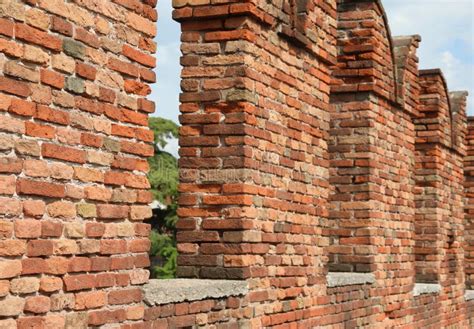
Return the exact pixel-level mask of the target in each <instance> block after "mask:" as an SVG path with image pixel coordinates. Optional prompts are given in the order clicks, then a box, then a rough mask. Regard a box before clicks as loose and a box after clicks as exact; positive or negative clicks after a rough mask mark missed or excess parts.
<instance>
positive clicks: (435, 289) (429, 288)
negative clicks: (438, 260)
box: [413, 283, 441, 296]
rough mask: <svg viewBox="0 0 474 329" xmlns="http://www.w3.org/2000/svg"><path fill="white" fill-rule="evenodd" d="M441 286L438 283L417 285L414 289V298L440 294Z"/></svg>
mask: <svg viewBox="0 0 474 329" xmlns="http://www.w3.org/2000/svg"><path fill="white" fill-rule="evenodd" d="M440 291H441V285H440V284H438V283H415V287H414V288H413V296H420V295H424V294H439V292H440Z"/></svg>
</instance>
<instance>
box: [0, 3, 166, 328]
mask: <svg viewBox="0 0 474 329" xmlns="http://www.w3.org/2000/svg"><path fill="white" fill-rule="evenodd" d="M154 5H155V3H153V1H151V2H146V3H145V2H144V3H142V2H136V3H134V2H132V1H116V2H112V1H103V0H99V1H89V0H80V1H71V2H66V1H55V0H41V1H19V0H17V1H10V0H7V1H3V2H2V3H1V4H0V14H1V16H2V18H0V34H1V36H0V49H1V54H0V73H1V74H0V75H1V76H0V91H1V94H0V104H1V105H0V172H1V174H0V194H1V198H0V236H1V240H0V257H1V259H0V287H1V288H0V296H1V299H0V318H1V319H2V320H0V323H1V325H0V326H1V327H4V328H12V327H15V321H16V325H18V327H19V328H26V327H33V326H34V327H35V328H40V327H45V328H53V327H54V328H56V327H57V328H60V327H64V326H66V327H68V328H83V327H86V326H88V325H89V326H100V325H102V324H104V323H107V322H121V321H126V320H128V321H133V320H136V319H141V318H142V316H143V312H144V306H143V304H142V292H141V290H140V288H139V285H141V284H143V283H145V282H147V280H148V276H149V274H148V270H147V269H146V267H147V266H148V265H149V260H148V255H147V251H148V248H149V244H150V243H149V240H148V234H149V227H148V226H147V225H145V224H142V223H141V221H142V220H143V219H144V218H147V217H149V216H150V209H149V208H148V206H147V204H148V203H149V202H150V200H151V195H150V192H149V191H148V190H147V189H148V187H149V185H148V182H147V179H146V176H145V174H146V172H147V170H148V165H147V162H146V159H145V157H147V156H150V155H152V154H153V147H152V146H151V144H150V142H151V141H152V140H153V134H152V133H151V132H150V131H149V130H148V128H147V116H148V114H149V113H151V112H153V110H154V105H153V103H152V102H150V101H147V100H146V99H145V96H146V95H147V94H148V93H149V92H150V87H149V85H148V84H149V83H152V82H154V81H155V76H154V73H153V71H152V70H151V69H152V68H153V67H154V65H155V58H154V56H152V53H154V51H155V44H154V42H153V41H152V38H153V36H154V35H155V32H156V29H155V24H154V21H155V20H156V17H157V13H156V11H155V9H153V6H154Z"/></svg>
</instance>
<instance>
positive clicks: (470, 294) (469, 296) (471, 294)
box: [464, 290, 474, 300]
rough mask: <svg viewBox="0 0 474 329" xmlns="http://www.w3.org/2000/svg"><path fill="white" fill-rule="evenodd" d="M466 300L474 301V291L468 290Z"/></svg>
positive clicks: (465, 295)
mask: <svg viewBox="0 0 474 329" xmlns="http://www.w3.org/2000/svg"><path fill="white" fill-rule="evenodd" d="M464 298H465V299H466V300H474V290H466V293H465V294H464Z"/></svg>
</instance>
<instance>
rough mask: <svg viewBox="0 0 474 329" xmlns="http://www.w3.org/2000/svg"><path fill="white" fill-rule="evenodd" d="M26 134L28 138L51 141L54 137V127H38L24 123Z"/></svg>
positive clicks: (31, 123)
mask: <svg viewBox="0 0 474 329" xmlns="http://www.w3.org/2000/svg"><path fill="white" fill-rule="evenodd" d="M25 128H26V134H27V135H28V136H33V137H39V138H47V139H53V138H54V136H55V132H56V130H55V129H54V127H51V126H45V125H40V124H37V123H34V122H26V123H25Z"/></svg>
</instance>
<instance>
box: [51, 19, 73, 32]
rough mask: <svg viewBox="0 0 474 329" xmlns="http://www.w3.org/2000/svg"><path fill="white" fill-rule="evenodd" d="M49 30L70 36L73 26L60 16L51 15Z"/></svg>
mask: <svg viewBox="0 0 474 329" xmlns="http://www.w3.org/2000/svg"><path fill="white" fill-rule="evenodd" d="M51 30H53V31H55V32H58V33H61V34H64V35H67V36H70V37H71V36H72V32H73V26H72V24H71V23H69V22H67V21H65V20H64V19H62V18H59V17H57V16H52V17H51Z"/></svg>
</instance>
